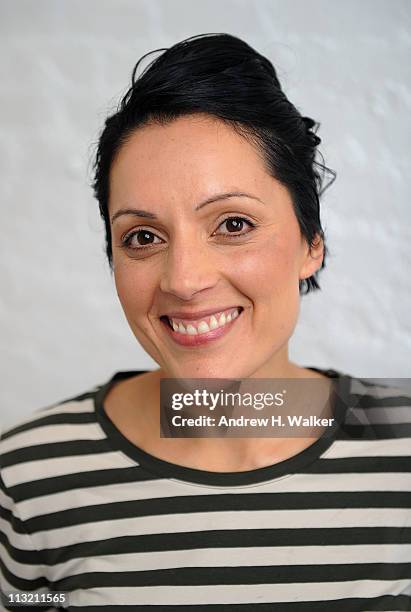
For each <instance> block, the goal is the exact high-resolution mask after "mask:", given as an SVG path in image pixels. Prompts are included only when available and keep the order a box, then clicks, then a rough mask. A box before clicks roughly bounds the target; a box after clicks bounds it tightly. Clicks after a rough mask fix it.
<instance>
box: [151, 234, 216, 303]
mask: <svg viewBox="0 0 411 612" xmlns="http://www.w3.org/2000/svg"><path fill="white" fill-rule="evenodd" d="M218 275H219V272H218V263H217V261H216V258H215V257H213V254H212V253H211V252H210V248H209V247H208V246H207V245H206V244H203V243H201V241H200V240H198V239H197V240H196V239H191V240H189V239H187V235H186V236H185V238H184V239H183V240H181V241H178V242H177V241H176V242H174V244H170V246H169V248H168V251H167V256H166V258H165V260H164V269H163V272H162V276H161V281H160V288H161V290H162V291H164V292H165V293H171V294H173V295H174V296H176V297H178V298H179V299H181V300H190V299H192V298H193V297H194V296H195V295H196V294H197V293H199V292H200V291H203V290H204V289H210V288H212V287H214V286H215V285H216V283H217V282H218Z"/></svg>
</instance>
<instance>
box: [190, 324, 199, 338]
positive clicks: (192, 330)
mask: <svg viewBox="0 0 411 612" xmlns="http://www.w3.org/2000/svg"><path fill="white" fill-rule="evenodd" d="M187 333H188V335H189V336H196V335H197V334H198V332H197V330H196V328H195V327H194V325H187Z"/></svg>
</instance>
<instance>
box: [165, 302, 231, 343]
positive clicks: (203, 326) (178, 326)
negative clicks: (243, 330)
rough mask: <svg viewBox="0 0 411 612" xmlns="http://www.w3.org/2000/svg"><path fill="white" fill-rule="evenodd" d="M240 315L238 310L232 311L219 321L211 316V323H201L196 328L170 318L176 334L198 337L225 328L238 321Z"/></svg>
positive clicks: (222, 316)
mask: <svg viewBox="0 0 411 612" xmlns="http://www.w3.org/2000/svg"><path fill="white" fill-rule="evenodd" d="M238 315H239V312H238V309H237V308H236V309H235V310H232V311H231V312H229V313H228V314H227V315H226V314H225V313H224V312H223V313H222V314H221V315H220V317H219V318H218V320H217V317H216V316H215V315H211V317H210V319H209V323H207V321H200V322H199V323H198V325H197V327H195V326H194V325H192V324H191V323H189V324H188V325H187V326H185V325H184V324H183V323H181V321H180V322H177V321H174V320H173V319H171V318H169V321H170V323H171V326H172V328H173V330H174V331H175V332H178V333H180V334H188V335H189V336H196V335H198V334H205V333H207V332H209V331H211V330H213V329H217V328H218V327H223V326H224V325H226V324H227V323H230V322H231V321H233V320H234V319H236V318H237V317H238Z"/></svg>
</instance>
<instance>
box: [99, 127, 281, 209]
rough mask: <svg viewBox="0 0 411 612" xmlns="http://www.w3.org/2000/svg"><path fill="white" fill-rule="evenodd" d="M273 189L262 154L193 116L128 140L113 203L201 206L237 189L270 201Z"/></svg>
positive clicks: (115, 168)
mask: <svg viewBox="0 0 411 612" xmlns="http://www.w3.org/2000/svg"><path fill="white" fill-rule="evenodd" d="M274 183H277V181H275V180H274V179H273V178H272V177H271V176H270V175H269V174H268V172H267V169H266V166H265V163H264V161H263V158H262V154H261V153H260V152H259V151H258V150H257V148H256V147H255V146H254V145H252V144H251V143H250V142H248V140H247V139H246V138H244V137H243V136H242V135H240V134H239V133H237V132H236V131H235V130H234V129H233V128H232V127H231V126H229V125H227V124H226V123H224V122H223V121H221V120H219V119H216V118H213V117H210V116H207V115H189V116H184V117H180V118H178V119H175V120H173V121H172V122H169V123H167V124H158V123H151V124H149V125H146V126H144V127H142V128H138V129H137V130H136V131H135V132H134V133H133V134H132V135H131V136H130V137H129V139H128V140H127V142H126V143H125V144H124V145H123V146H122V147H121V149H120V151H119V152H118V154H117V157H116V158H115V160H114V162H113V164H112V168H111V172H110V193H111V198H110V199H111V200H113V201H114V202H115V201H116V200H117V198H120V199H123V198H125V197H129V196H130V195H131V196H132V195H133V194H135V195H136V196H137V195H138V196H139V198H140V199H141V198H147V200H148V201H151V200H152V198H155V201H156V202H158V201H159V200H161V198H162V197H165V198H168V200H170V199H173V198H178V199H181V198H183V199H184V198H185V197H187V198H190V200H193V198H194V200H196V199H197V198H198V199H201V198H206V197H208V196H209V195H210V192H216V191H224V190H226V191H228V190H233V189H236V190H246V189H254V190H258V191H259V195H260V196H262V197H263V196H264V197H268V194H269V192H271V193H272V190H273V188H275V185H274ZM278 185H279V183H278ZM281 187H282V186H281V185H280V188H281ZM277 188H278V187H277Z"/></svg>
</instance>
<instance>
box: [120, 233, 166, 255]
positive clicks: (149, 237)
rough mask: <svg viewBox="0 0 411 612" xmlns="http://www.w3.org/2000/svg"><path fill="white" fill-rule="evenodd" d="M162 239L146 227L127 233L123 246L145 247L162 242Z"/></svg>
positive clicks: (130, 247)
mask: <svg viewBox="0 0 411 612" xmlns="http://www.w3.org/2000/svg"><path fill="white" fill-rule="evenodd" d="M161 242H162V240H160V238H159V237H158V236H156V234H154V233H153V232H150V231H149V230H146V229H139V230H134V231H132V232H130V233H129V234H126V236H125V237H124V238H123V240H122V246H124V247H126V248H129V249H136V250H138V249H144V248H145V247H150V246H151V245H153V244H160V243H161Z"/></svg>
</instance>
